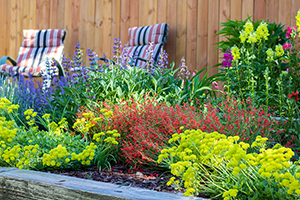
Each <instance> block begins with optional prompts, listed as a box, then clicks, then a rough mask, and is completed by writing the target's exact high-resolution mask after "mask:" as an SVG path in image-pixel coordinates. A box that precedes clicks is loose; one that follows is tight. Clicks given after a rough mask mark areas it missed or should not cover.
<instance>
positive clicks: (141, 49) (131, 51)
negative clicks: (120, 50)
mask: <svg viewBox="0 0 300 200" xmlns="http://www.w3.org/2000/svg"><path fill="white" fill-rule="evenodd" d="M162 46H163V44H161V43H160V44H154V45H153V58H154V60H155V61H157V59H158V56H159V53H160V49H161V48H162ZM148 48H149V45H142V46H132V47H128V55H135V53H136V52H137V53H138V54H137V56H138V57H141V58H145V59H147V49H148ZM142 64H144V62H143V61H141V60H137V61H136V63H135V66H142Z"/></svg>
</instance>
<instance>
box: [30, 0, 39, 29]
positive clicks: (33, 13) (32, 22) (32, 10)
mask: <svg viewBox="0 0 300 200" xmlns="http://www.w3.org/2000/svg"><path fill="white" fill-rule="evenodd" d="M36 1H37V0H31V1H30V2H29V4H30V12H29V28H30V29H36V28H37V20H36V14H37V12H38V10H37V8H38V5H37V2H36Z"/></svg>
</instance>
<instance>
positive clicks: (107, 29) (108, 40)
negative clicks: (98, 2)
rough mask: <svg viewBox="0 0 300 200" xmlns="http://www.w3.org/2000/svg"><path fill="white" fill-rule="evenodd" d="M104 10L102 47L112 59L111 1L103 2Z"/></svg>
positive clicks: (105, 0)
mask: <svg viewBox="0 0 300 200" xmlns="http://www.w3.org/2000/svg"><path fill="white" fill-rule="evenodd" d="M102 9H103V11H104V12H103V13H102V14H103V28H104V29H103V34H102V37H103V38H102V45H103V52H104V53H105V54H107V56H109V57H110V58H111V57H112V56H111V51H112V46H113V43H112V42H113V37H112V35H111V14H112V13H111V0H104V1H103V2H102Z"/></svg>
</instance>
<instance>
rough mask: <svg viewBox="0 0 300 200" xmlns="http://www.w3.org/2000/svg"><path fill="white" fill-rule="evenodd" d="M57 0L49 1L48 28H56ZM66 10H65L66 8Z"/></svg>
mask: <svg viewBox="0 0 300 200" xmlns="http://www.w3.org/2000/svg"><path fill="white" fill-rule="evenodd" d="M57 4H58V2H57V0H52V1H51V2H50V25H49V28H51V29H55V28H57V9H58V8H57ZM66 12H67V10H66Z"/></svg>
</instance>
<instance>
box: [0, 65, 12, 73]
mask: <svg viewBox="0 0 300 200" xmlns="http://www.w3.org/2000/svg"><path fill="white" fill-rule="evenodd" d="M13 67H15V66H13V65H8V64H3V65H0V71H1V73H2V74H5V75H10V74H11V73H12V70H13Z"/></svg>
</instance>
